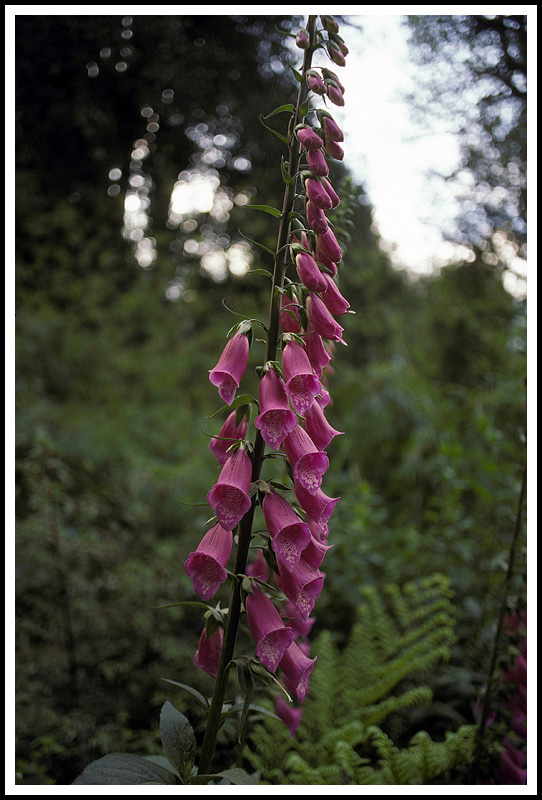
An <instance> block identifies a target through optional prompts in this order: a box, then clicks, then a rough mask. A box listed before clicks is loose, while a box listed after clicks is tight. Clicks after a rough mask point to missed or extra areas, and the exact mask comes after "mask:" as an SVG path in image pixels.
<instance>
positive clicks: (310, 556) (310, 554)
mask: <svg viewBox="0 0 542 800" xmlns="http://www.w3.org/2000/svg"><path fill="white" fill-rule="evenodd" d="M309 527H310V528H311V532H312V530H313V527H314V529H315V531H316V533H317V534H318V533H319V531H318V525H317V524H316V523H314V522H313V523H312V524H311V523H310V522H309ZM332 547H333V545H332V544H324V542H321V541H320V539H319V538H317V537H316V536H311V540H310V542H309V543H308V545H307V546H306V548H305V549H304V550H303V558H304V560H305V561H306V562H307V564H308V565H309V566H310V567H312V568H313V569H320V567H321V565H322V561H323V560H324V556H325V554H326V553H327V551H328V550H331V548H332Z"/></svg>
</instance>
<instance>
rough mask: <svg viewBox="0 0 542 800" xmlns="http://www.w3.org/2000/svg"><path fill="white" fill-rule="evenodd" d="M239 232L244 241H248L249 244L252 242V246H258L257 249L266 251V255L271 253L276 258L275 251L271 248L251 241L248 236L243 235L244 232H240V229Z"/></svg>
mask: <svg viewBox="0 0 542 800" xmlns="http://www.w3.org/2000/svg"><path fill="white" fill-rule="evenodd" d="M237 230H238V231H239V233H240V235H241V236H242V237H243V239H246V240H247V242H250V243H251V244H255V245H256V247H261V248H262V250H265V251H266V253H271V255H272V256H273V258H275V253H274V251H273V250H270V248H269V247H266V246H265V245H264V244H261V242H255V241H254V239H249V238H248V236H245V234H244V233H243V231H241V230H239V228H238V229H237Z"/></svg>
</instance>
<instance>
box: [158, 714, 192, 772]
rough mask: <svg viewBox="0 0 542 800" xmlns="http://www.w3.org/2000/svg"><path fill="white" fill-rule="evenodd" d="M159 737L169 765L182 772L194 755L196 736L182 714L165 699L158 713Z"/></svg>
mask: <svg viewBox="0 0 542 800" xmlns="http://www.w3.org/2000/svg"><path fill="white" fill-rule="evenodd" d="M160 737H161V739H162V746H163V748H164V753H165V754H166V756H167V758H168V761H169V762H170V764H171V766H172V767H173V768H174V769H176V770H177V771H178V772H180V773H182V772H184V770H185V769H186V767H187V766H188V765H192V764H193V763H194V759H195V757H196V737H195V736H194V731H193V729H192V726H191V725H190V723H189V721H188V720H187V718H186V717H185V716H184V714H181V712H180V711H177V709H176V708H175V706H174V705H173V704H172V703H170V702H169V700H166V702H165V703H164V705H163V706H162V711H161V713H160Z"/></svg>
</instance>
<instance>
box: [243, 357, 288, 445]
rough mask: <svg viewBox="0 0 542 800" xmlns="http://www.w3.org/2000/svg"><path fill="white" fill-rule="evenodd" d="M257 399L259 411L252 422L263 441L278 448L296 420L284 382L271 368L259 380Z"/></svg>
mask: <svg viewBox="0 0 542 800" xmlns="http://www.w3.org/2000/svg"><path fill="white" fill-rule="evenodd" d="M259 399H260V413H259V414H258V416H257V417H256V419H255V420H254V424H255V426H256V427H257V428H258V429H259V430H260V431H261V434H262V439H263V440H264V442H265V443H266V444H268V445H269V447H272V448H273V450H278V449H279V447H280V445H281V443H282V442H283V441H284V439H285V438H286V437H287V436H288V434H289V433H290V432H291V431H293V430H294V428H296V427H297V425H298V420H297V417H296V415H295V414H294V412H293V411H292V409H291V408H290V404H289V402H288V395H287V394H286V389H285V388H284V383H283V381H282V379H281V378H280V376H279V375H277V373H276V372H275V370H274V369H273V368H271V369H269V370H268V371H267V372H266V373H265V374H264V376H263V378H262V380H261V381H260V389H259Z"/></svg>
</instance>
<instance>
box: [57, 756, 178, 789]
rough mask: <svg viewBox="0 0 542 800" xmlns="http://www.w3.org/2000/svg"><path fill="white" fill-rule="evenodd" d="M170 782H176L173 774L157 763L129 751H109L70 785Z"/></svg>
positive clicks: (157, 783) (136, 784)
mask: <svg viewBox="0 0 542 800" xmlns="http://www.w3.org/2000/svg"><path fill="white" fill-rule="evenodd" d="M172 783H177V781H176V779H175V775H174V774H173V773H172V772H170V771H169V770H167V769H164V767H161V766H160V765H159V764H153V763H152V762H151V761H147V760H146V759H144V758H141V756H135V755H132V754H131V753H111V754H110V755H108V756H104V757H103V758H99V759H98V760H97V761H93V762H92V764H89V765H88V767H86V768H85V769H84V770H83V772H82V773H81V775H79V777H78V778H76V779H75V780H74V781H73V783H72V786H73V785H79V786H81V785H86V786H105V785H109V786H111V785H117V786H121V785H124V786H138V785H141V784H152V785H166V784H172Z"/></svg>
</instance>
